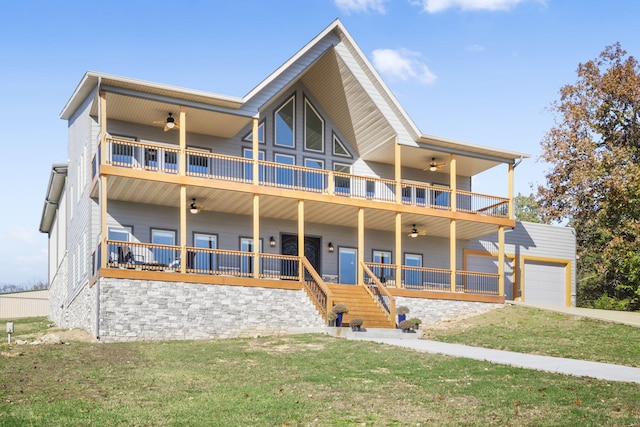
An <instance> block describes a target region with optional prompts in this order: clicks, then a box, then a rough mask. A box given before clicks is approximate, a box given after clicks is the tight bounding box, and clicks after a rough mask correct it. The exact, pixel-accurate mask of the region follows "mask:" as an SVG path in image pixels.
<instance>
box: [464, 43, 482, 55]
mask: <svg viewBox="0 0 640 427" xmlns="http://www.w3.org/2000/svg"><path fill="white" fill-rule="evenodd" d="M467 50H468V51H469V52H474V53H476V52H483V51H484V50H485V47H484V46H482V45H481V44H472V45H470V46H467Z"/></svg>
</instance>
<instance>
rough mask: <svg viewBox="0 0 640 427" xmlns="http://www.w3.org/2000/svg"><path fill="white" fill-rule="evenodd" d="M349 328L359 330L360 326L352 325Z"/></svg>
mask: <svg viewBox="0 0 640 427" xmlns="http://www.w3.org/2000/svg"><path fill="white" fill-rule="evenodd" d="M351 330H352V331H353V332H356V331H359V330H360V326H352V327H351Z"/></svg>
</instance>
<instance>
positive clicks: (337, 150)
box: [333, 134, 351, 157]
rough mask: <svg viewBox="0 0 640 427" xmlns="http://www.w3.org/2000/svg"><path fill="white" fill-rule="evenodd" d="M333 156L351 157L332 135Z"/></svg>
mask: <svg viewBox="0 0 640 427" xmlns="http://www.w3.org/2000/svg"><path fill="white" fill-rule="evenodd" d="M333 154H334V155H336V156H342V157H351V154H350V153H349V150H347V148H346V147H345V146H344V144H343V143H342V141H340V139H338V137H337V136H336V135H335V134H334V135H333Z"/></svg>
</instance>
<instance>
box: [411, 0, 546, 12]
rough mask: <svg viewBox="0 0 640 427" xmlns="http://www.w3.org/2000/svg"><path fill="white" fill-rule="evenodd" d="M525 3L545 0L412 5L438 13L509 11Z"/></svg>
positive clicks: (426, 0)
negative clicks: (451, 11) (458, 10)
mask: <svg viewBox="0 0 640 427" xmlns="http://www.w3.org/2000/svg"><path fill="white" fill-rule="evenodd" d="M525 1H537V2H539V3H545V1H546V0H421V1H420V2H417V1H413V4H418V5H421V6H422V9H423V10H424V11H425V12H428V13H438V12H442V11H444V10H447V9H451V8H458V9H460V10H491V11H493V10H509V9H511V8H513V7H515V6H517V5H518V4H519V3H523V2H525Z"/></svg>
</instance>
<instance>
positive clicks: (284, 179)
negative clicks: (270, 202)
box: [274, 154, 296, 187]
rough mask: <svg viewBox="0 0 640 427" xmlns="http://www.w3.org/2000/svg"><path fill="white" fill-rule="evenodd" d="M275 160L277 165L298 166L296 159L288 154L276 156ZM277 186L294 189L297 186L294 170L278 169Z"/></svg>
mask: <svg viewBox="0 0 640 427" xmlns="http://www.w3.org/2000/svg"><path fill="white" fill-rule="evenodd" d="M274 160H275V162H276V163H281V164H283V165H295V164H296V158H295V157H294V156H288V155H286V154H276V155H275V156H274ZM276 184H279V185H280V186H283V187H293V186H294V185H295V182H294V171H293V168H286V167H283V168H280V167H276Z"/></svg>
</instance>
